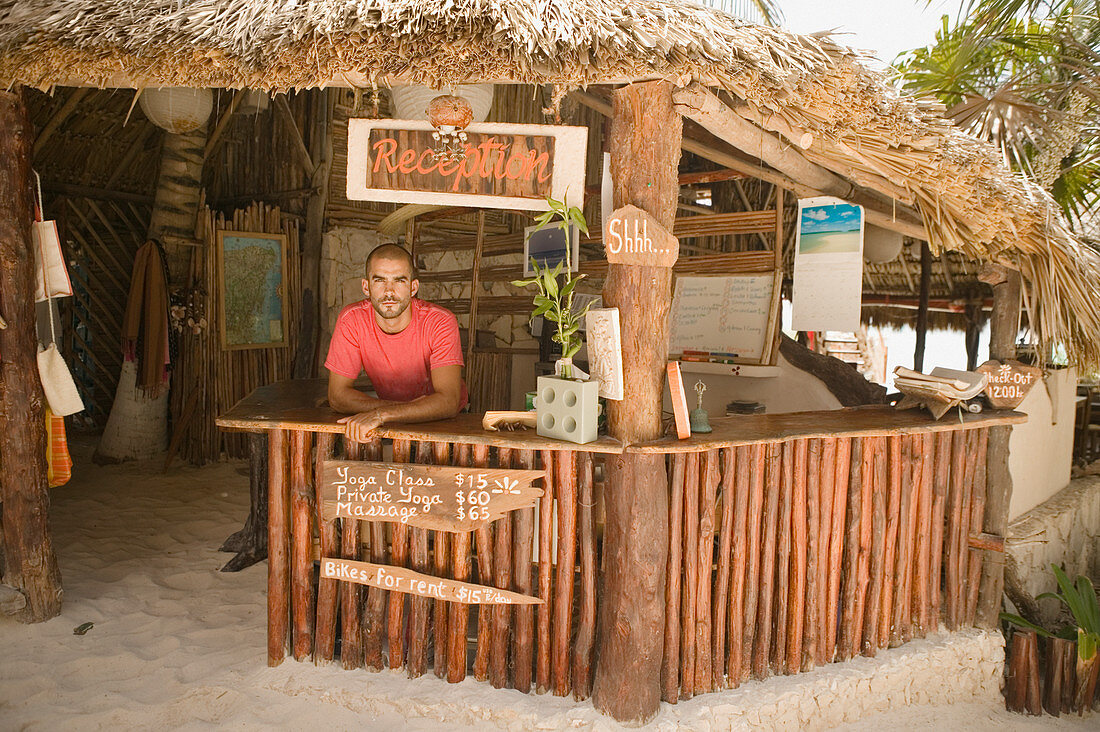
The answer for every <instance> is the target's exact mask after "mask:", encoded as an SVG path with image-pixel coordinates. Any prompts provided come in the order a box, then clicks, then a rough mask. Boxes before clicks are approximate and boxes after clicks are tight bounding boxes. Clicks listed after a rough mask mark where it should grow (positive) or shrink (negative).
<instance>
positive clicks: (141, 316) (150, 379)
mask: <svg viewBox="0 0 1100 732" xmlns="http://www.w3.org/2000/svg"><path fill="white" fill-rule="evenodd" d="M122 355H123V357H124V358H125V359H126V360H127V361H134V360H136V361H137V368H138V372H137V386H138V388H139V389H141V390H143V391H145V392H146V393H147V394H148V395H149V396H151V397H156V396H158V395H159V394H160V393H161V391H162V390H163V389H164V388H165V387H166V386H167V385H168V280H167V277H166V276H165V265H164V255H163V254H162V253H161V250H160V247H159V246H158V245H157V243H156V242H155V241H154V240H152V239H150V240H149V241H147V242H145V244H144V245H142V247H141V248H140V249H138V251H137V254H136V255H134V275H133V278H132V280H131V283H130V297H129V299H128V300H127V301H126V314H125V316H124V317H123V320H122Z"/></svg>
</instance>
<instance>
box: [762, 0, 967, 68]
mask: <svg viewBox="0 0 1100 732" xmlns="http://www.w3.org/2000/svg"><path fill="white" fill-rule="evenodd" d="M959 2H960V0H931V2H925V0H833V1H832V2H829V1H828V0H778V3H779V7H780V8H781V9H782V10H783V15H784V18H785V22H784V24H783V25H784V27H785V28H787V29H788V30H791V31H794V32H795V33H813V32H815V31H822V30H831V29H836V31H835V33H834V36H835V37H836V39H837V41H839V42H840V43H843V44H844V45H846V46H851V47H852V48H857V49H860V50H868V51H874V52H875V53H874V54H873V55H874V56H876V57H877V58H879V59H880V60H882V61H883V62H885V63H887V64H889V63H890V62H891V61H893V60H894V57H895V56H896V55H897V54H898V53H900V52H901V51H908V50H909V49H911V48H918V47H920V46H927V45H929V44H930V43H932V41H933V40H935V35H936V30H938V29H939V27H940V16H941V15H944V14H947V15H949V16H950V17H951V18H952V19H953V18H954V17H955V15H956V13H957V12H958V7H959Z"/></svg>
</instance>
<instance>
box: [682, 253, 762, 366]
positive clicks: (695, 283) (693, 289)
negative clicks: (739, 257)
mask: <svg viewBox="0 0 1100 732" xmlns="http://www.w3.org/2000/svg"><path fill="white" fill-rule="evenodd" d="M774 280H775V278H774V276H773V274H772V273H771V272H768V273H767V274H751V275H730V276H727V277H677V278H676V290H675V293H674V295H673V298H672V316H671V318H670V326H671V327H670V331H671V335H670V338H669V351H670V352H672V353H682V352H683V351H684V350H691V351H708V352H710V353H732V354H736V355H737V358H738V359H739V360H748V361H754V360H759V359H760V358H762V357H763V355H764V347H765V344H766V343H767V332H768V314H769V311H770V308H771V304H772V286H773V282H774Z"/></svg>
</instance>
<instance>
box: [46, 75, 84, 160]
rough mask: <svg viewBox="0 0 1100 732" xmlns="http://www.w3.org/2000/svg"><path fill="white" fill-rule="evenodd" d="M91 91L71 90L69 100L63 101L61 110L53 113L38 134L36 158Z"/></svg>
mask: <svg viewBox="0 0 1100 732" xmlns="http://www.w3.org/2000/svg"><path fill="white" fill-rule="evenodd" d="M90 91H91V89H87V88H81V89H73V91H72V93H71V94H69V98H68V99H66V100H65V103H64V104H62V105H61V109H59V110H57V111H56V112H54V114H53V116H52V117H50V119H49V121H47V122H46V124H45V125H44V126H43V127H42V131H41V132H39V133H38V137H36V138H35V140H34V156H35V157H38V154H39V153H40V152H42V149H43V148H44V147H46V142H47V141H48V140H49V139H50V137H51V136H52V135H53V133H55V132H57V128H59V127H60V126H61V123H62V122H64V121H65V120H67V119H68V118H69V115H70V114H72V113H73V111H74V110H75V109H76V107H77V105H78V104H80V101H81V100H82V99H84V97H86V96H87V95H88V92H90Z"/></svg>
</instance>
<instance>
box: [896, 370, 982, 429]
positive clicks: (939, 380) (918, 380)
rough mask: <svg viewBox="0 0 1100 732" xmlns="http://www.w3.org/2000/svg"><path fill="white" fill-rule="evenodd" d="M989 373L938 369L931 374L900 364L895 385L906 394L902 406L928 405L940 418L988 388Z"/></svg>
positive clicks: (899, 405) (936, 416)
mask: <svg viewBox="0 0 1100 732" xmlns="http://www.w3.org/2000/svg"><path fill="white" fill-rule="evenodd" d="M986 381H987V377H986V375H985V374H981V373H976V372H973V371H958V370H955V369H945V368H935V369H932V373H930V374H922V373H921V372H919V371H914V370H912V369H907V368H905V367H904V366H898V367H897V368H896V369H894V386H896V387H897V389H898V391H900V392H901V393H902V394H904V395H905V398H904V399H902V400H901V401H900V402H898V405H897V407H898V409H908V408H910V407H916V406H924V407H926V408H927V409H928V411H929V412H931V413H932V416H934V417H935V418H936V419H939V418H940V417H942V416H943V415H944V414H946V412H947V410H948V409H950V408H951V407H953V406H955V405H956V404H958V403H959V402H962V401H965V400H967V399H973V398H974V397H976V396H977V395H978V394H980V393H981V392H982V390H983V389H985V385H986Z"/></svg>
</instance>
